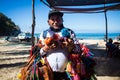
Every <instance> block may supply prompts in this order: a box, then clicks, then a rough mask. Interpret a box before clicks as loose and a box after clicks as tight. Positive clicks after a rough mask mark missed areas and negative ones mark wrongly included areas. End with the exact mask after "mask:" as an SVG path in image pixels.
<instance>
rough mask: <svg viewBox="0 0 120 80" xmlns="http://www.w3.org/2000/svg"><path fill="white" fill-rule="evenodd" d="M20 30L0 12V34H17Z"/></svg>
mask: <svg viewBox="0 0 120 80" xmlns="http://www.w3.org/2000/svg"><path fill="white" fill-rule="evenodd" d="M20 32H21V30H20V28H19V26H18V25H16V24H15V23H14V22H13V21H12V20H11V19H10V18H8V17H7V16H5V15H4V14H3V13H1V12H0V36H17V35H18V34H19V33H20Z"/></svg>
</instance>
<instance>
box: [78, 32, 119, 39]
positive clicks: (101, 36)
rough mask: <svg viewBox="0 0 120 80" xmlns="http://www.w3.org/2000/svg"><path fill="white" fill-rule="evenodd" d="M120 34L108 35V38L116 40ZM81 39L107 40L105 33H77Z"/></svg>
mask: <svg viewBox="0 0 120 80" xmlns="http://www.w3.org/2000/svg"><path fill="white" fill-rule="evenodd" d="M119 35H120V33H108V38H112V39H116V38H117V37H118V36H119ZM76 37H77V38H79V39H105V33H76Z"/></svg>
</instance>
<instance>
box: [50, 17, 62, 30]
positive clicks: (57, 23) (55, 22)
mask: <svg viewBox="0 0 120 80" xmlns="http://www.w3.org/2000/svg"><path fill="white" fill-rule="evenodd" d="M48 24H49V25H50V27H52V28H54V29H60V27H61V25H62V24H63V19H62V17H60V16H58V15H53V16H51V17H50V19H49V20H48Z"/></svg>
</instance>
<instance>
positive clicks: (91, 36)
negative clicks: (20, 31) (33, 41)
mask: <svg viewBox="0 0 120 80" xmlns="http://www.w3.org/2000/svg"><path fill="white" fill-rule="evenodd" d="M75 34H76V38H78V39H81V40H82V39H83V40H84V39H99V40H103V39H105V35H106V34H105V33H75ZM35 36H36V37H39V36H40V33H35ZM118 36H120V33H108V38H112V39H116V38H117V37H118Z"/></svg>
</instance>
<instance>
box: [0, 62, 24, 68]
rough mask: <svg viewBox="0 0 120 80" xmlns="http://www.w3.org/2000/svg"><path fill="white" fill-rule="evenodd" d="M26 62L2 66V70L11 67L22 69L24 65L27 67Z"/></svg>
mask: <svg viewBox="0 0 120 80" xmlns="http://www.w3.org/2000/svg"><path fill="white" fill-rule="evenodd" d="M25 63H26V62H19V63H13V64H0V69H1V68H10V67H20V66H22V65H25Z"/></svg>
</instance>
